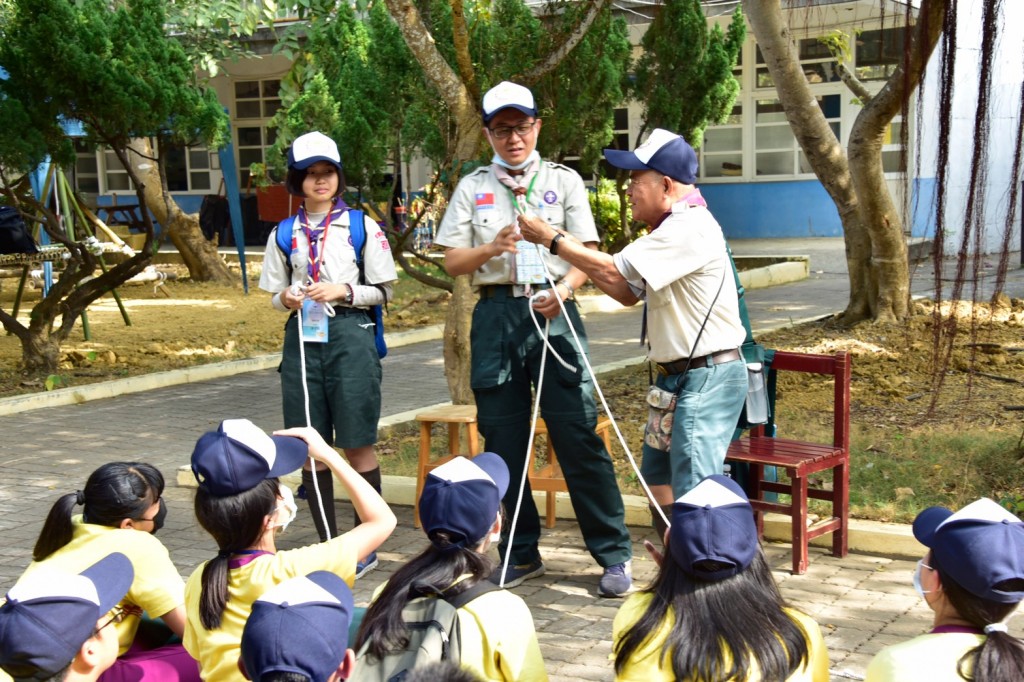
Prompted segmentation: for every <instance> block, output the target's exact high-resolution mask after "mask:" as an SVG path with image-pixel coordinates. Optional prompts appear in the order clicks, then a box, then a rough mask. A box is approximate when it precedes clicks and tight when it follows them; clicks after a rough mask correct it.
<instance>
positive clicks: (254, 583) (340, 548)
mask: <svg viewBox="0 0 1024 682" xmlns="http://www.w3.org/2000/svg"><path fill="white" fill-rule="evenodd" d="M307 457H313V458H314V459H316V460H317V461H318V462H323V463H324V464H326V465H327V466H328V467H329V469H330V471H332V472H333V473H334V475H335V476H336V477H337V478H338V480H339V481H341V484H342V485H343V486H344V487H345V488H346V490H347V491H348V492H349V496H350V497H351V499H352V504H353V506H354V507H355V509H356V511H357V512H358V513H359V515H360V517H361V518H362V523H360V524H359V525H358V526H356V527H355V528H353V529H352V530H350V531H348V532H347V533H345V534H343V535H340V536H338V537H336V538H333V539H332V540H329V541H328V542H321V543H316V544H313V545H309V546H306V547H300V548H298V549H292V550H287V551H280V552H279V551H277V546H276V544H275V536H276V535H277V533H278V531H279V530H280V529H282V528H284V527H286V526H287V525H288V524H289V523H290V522H291V521H292V520H293V519H294V518H295V513H296V509H295V503H294V501H293V499H292V493H291V491H290V490H289V489H288V487H287V486H284V485H282V484H281V483H280V481H279V480H278V477H279V476H282V475H284V474H287V473H290V472H292V471H295V470H296V469H298V468H299V467H301V466H302V463H303V462H304V461H305V459H306V458H307ZM192 472H193V474H195V477H196V480H197V481H198V482H199V489H198V491H197V492H196V500H195V510H196V518H197V519H198V520H199V524H200V525H201V526H202V527H203V528H204V529H205V530H206V531H207V532H208V533H210V535H212V536H213V538H214V540H216V541H217V546H218V549H219V551H218V553H217V556H216V557H214V558H213V559H210V560H209V561H206V562H204V563H203V564H201V565H200V566H199V567H198V568H196V570H195V571H194V572H193V573H192V575H191V576H190V577H189V579H188V582H187V583H186V585H185V609H186V613H187V616H188V623H187V625H186V628H185V639H184V644H185V648H186V649H187V650H188V652H189V653H190V654H192V656H193V657H194V658H195V659H196V660H198V661H199V665H200V669H201V673H202V676H203V679H205V680H216V681H217V682H224V681H225V680H241V679H242V675H241V673H240V672H239V669H238V666H237V665H236V663H237V661H238V654H239V647H240V641H241V637H242V628H243V626H244V625H245V621H246V619H248V617H249V613H250V610H251V608H252V604H253V602H254V601H256V599H258V598H259V597H260V596H261V595H263V593H264V592H266V591H267V590H268V589H269V588H271V587H273V586H274V585H276V584H278V583H281V582H283V581H285V580H288V579H289V578H294V577H297V576H302V575H306V574H308V573H310V572H311V571H318V570H325V571H330V572H332V573H335V574H337V575H338V576H340V577H341V578H342V579H344V580H345V581H346V582H347V583H349V584H351V583H353V582H354V580H355V572H356V561H357V560H358V557H361V556H366V555H367V554H369V553H371V552H373V551H374V550H376V549H377V547H378V546H379V545H380V544H381V543H382V542H384V540H385V539H387V537H388V536H389V535H390V534H391V531H392V530H394V528H395V523H396V521H395V515H394V514H393V513H392V512H391V509H390V508H389V507H388V505H387V503H386V502H384V500H383V499H382V498H381V497H380V495H378V494H377V492H376V491H374V489H373V488H372V487H371V486H370V484H369V483H367V482H366V480H365V479H363V477H361V476H360V475H359V474H358V473H356V472H355V471H354V470H353V469H352V467H351V466H349V464H348V462H346V461H345V459H344V458H343V457H342V456H341V455H340V454H338V452H337V451H335V450H334V448H332V447H330V446H329V445H327V443H326V442H324V439H323V438H321V437H320V434H318V433H317V432H316V430H315V429H312V428H308V427H306V428H300V429H286V430H284V431H277V432H275V433H274V434H273V435H272V436H268V435H267V434H266V433H264V432H263V430H262V429H260V428H259V427H257V426H256V425H255V424H253V423H252V422H250V421H249V420H247V419H229V420H225V421H223V422H221V424H220V426H219V428H218V429H217V430H216V431H210V432H208V433H206V434H204V435H203V436H202V437H200V438H199V440H198V441H197V442H196V446H195V449H194V450H193V452H192Z"/></svg>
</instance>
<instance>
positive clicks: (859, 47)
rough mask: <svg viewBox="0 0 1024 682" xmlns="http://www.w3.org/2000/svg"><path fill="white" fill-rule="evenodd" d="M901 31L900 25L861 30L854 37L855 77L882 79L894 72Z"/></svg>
mask: <svg viewBox="0 0 1024 682" xmlns="http://www.w3.org/2000/svg"><path fill="white" fill-rule="evenodd" d="M903 33H904V31H903V28H902V27H901V28H883V29H878V30H875V31H863V32H861V34H860V35H858V36H857V37H856V39H855V42H856V45H855V47H856V50H855V54H856V62H857V78H859V79H860V80H862V81H882V80H886V79H888V78H889V76H891V75H892V74H893V73H895V72H896V66H897V64H899V61H900V59H901V58H902V57H903ZM897 139H899V138H897Z"/></svg>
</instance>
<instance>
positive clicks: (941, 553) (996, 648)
mask: <svg viewBox="0 0 1024 682" xmlns="http://www.w3.org/2000/svg"><path fill="white" fill-rule="evenodd" d="M914 537H916V538H917V539H918V541H919V542H921V544H923V545H924V546H925V547H927V548H928V553H927V554H925V555H924V558H923V559H921V560H920V561H918V562H917V568H916V570H915V571H914V579H913V582H914V589H916V590H917V592H918V594H920V595H921V598H922V599H924V600H925V603H926V604H928V608H930V609H931V610H932V611H934V612H935V617H934V621H933V626H932V629H931V630H930V631H929V632H928V633H926V634H923V635H920V636H919V637H915V638H914V639H911V640H909V641H906V642H903V643H901V644H896V645H893V646H890V647H887V648H885V649H882V651H880V652H879V653H878V654H877V655H876V656H875V657H874V658H873V659H872V660H871V664H870V665H869V666H868V671H867V680H869V681H870V682H897V680H911V679H914V680H928V681H929V682H943V681H945V680H950V681H951V682H956V681H961V680H974V681H975V682H1011V681H1018V682H1019V680H1024V642H1022V641H1021V640H1020V639H1018V638H1016V637H1013V636H1012V635H1010V634H1009V633H1008V632H1007V628H1006V619H1007V618H1008V617H1009V616H1010V614H1011V613H1013V612H1014V610H1016V608H1017V605H1018V604H1019V603H1020V602H1021V600H1022V599H1024V523H1021V521H1020V519H1018V518H1017V517H1016V516H1014V515H1013V514H1011V513H1010V512H1008V511H1007V510H1006V509H1003V508H1002V507H1000V506H999V505H998V504H996V503H995V502H993V501H992V500H990V499H988V498H984V497H983V498H981V499H980V500H977V501H975V502H972V503H971V504H969V505H967V506H966V507H964V508H963V509H961V510H960V511H958V512H956V513H955V514H954V513H953V512H951V511H950V510H948V509H943V508H942V507H931V508H929V509H925V510H924V511H923V512H921V513H920V514H918V516H917V518H916V519H915V520H914Z"/></svg>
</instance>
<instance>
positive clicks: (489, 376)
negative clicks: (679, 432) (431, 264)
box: [434, 81, 632, 597]
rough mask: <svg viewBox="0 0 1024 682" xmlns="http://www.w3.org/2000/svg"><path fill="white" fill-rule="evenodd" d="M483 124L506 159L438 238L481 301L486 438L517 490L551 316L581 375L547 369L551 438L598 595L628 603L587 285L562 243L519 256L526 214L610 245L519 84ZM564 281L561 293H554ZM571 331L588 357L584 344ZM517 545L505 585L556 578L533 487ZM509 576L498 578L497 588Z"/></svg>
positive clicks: (493, 93)
mask: <svg viewBox="0 0 1024 682" xmlns="http://www.w3.org/2000/svg"><path fill="white" fill-rule="evenodd" d="M483 123H484V127H483V133H484V136H485V137H486V138H487V141H488V142H489V143H490V145H491V148H492V149H493V150H494V158H493V160H492V163H491V164H490V165H488V166H484V167H482V168H479V169H477V170H476V171H474V172H473V173H470V174H469V175H468V176H466V177H465V178H463V179H462V181H461V182H459V186H458V187H457V188H456V189H455V192H454V194H453V195H452V198H451V201H450V202H449V204H448V210H447V211H446V212H445V215H444V219H443V220H442V221H441V227H440V230H439V232H438V235H437V238H436V239H435V240H434V241H435V243H437V244H440V245H441V246H444V247H446V248H447V250H446V251H445V269H446V270H447V271H448V274H450V275H453V276H455V275H472V277H473V285H474V286H475V287H478V288H479V291H480V301H479V302H478V303H477V305H476V308H475V310H474V312H473V329H472V333H471V343H472V355H473V365H472V370H471V383H472V387H473V393H474V396H475V398H476V406H477V420H478V422H479V427H480V432H481V433H482V434H483V436H484V439H485V441H486V443H487V449H488V450H490V451H492V452H496V453H498V454H499V455H501V457H502V458H503V459H504V460H505V461H506V462H507V463H508V467H509V471H510V472H511V476H512V480H514V481H519V480H520V479H521V478H522V471H523V468H524V466H525V465H526V454H527V451H528V449H529V448H530V447H531V444H530V443H529V434H530V413H531V408H532V398H531V393H532V388H531V385H533V384H536V383H537V382H538V379H539V377H540V366H541V358H542V354H543V350H544V346H543V342H542V340H541V338H540V337H539V336H538V334H537V332H536V328H535V326H534V320H533V319H531V318H532V317H533V316H534V314H535V313H539V314H540V315H542V316H543V317H544V318H546V319H547V320H548V321H549V322H550V329H549V340H550V342H551V345H552V347H554V348H555V349H556V350H557V351H558V353H559V355H561V356H562V358H564V359H565V360H566V361H567V362H568V363H569V364H570V365H571V366H572V367H573V369H566V368H565V367H562V366H561V365H560V364H559V363H558V362H556V361H554V360H549V361H548V362H547V363H546V365H545V376H544V381H543V389H542V391H541V401H540V409H541V413H542V415H543V417H544V421H545V422H546V423H547V426H548V433H549V436H548V437H549V438H551V441H552V444H553V445H554V447H555V451H556V452H558V461H559V463H560V464H561V465H562V471H563V473H564V474H565V480H566V484H567V486H568V488H569V496H570V498H571V499H572V504H573V508H574V510H575V512H576V518H577V519H579V523H580V530H581V531H582V533H583V539H584V542H585V543H586V545H587V549H588V550H589V551H590V554H591V556H593V557H594V559H595V560H596V561H597V563H598V564H600V565H601V566H602V567H603V568H604V575H603V576H602V578H601V581H600V584H599V586H598V593H599V594H601V595H602V596H615V597H618V596H622V595H623V594H625V593H626V592H627V591H628V590H629V588H630V586H631V584H632V575H631V570H630V559H631V557H632V545H631V542H630V537H629V533H628V531H627V530H626V526H625V522H624V507H623V504H622V496H621V494H620V493H619V490H618V486H617V485H616V479H615V470H614V467H613V466H612V461H611V457H610V455H609V454H608V451H607V449H606V448H605V447H604V444H603V442H602V441H601V439H600V438H599V437H598V436H597V434H596V433H595V432H594V428H595V426H596V423H597V406H596V403H595V401H594V395H593V386H592V383H591V378H590V377H589V376H587V371H586V368H585V366H584V364H583V362H582V354H583V353H586V352H587V347H586V333H585V331H584V329H583V322H582V320H581V319H580V315H579V311H578V310H577V308H576V302H575V300H574V299H573V292H574V290H575V289H577V288H578V287H580V286H581V285H582V284H583V283H584V282H586V281H587V276H586V275H585V274H584V273H583V272H582V271H580V270H579V269H578V268H575V267H573V266H572V265H570V264H569V263H567V262H566V261H564V260H562V258H560V256H561V253H559V252H558V249H557V245H555V246H552V247H551V248H550V249H537V248H534V247H532V246H531V247H527V246H526V245H522V246H523V248H517V241H516V230H517V228H516V216H517V215H523V214H526V215H533V216H538V217H540V218H542V219H543V220H544V221H545V222H546V223H547V224H551V225H554V226H556V227H557V228H558V229H559V230H560V231H564V232H565V233H568V234H571V235H573V238H574V240H576V241H577V243H578V244H579V245H580V248H582V249H585V250H594V252H595V253H596V249H597V242H598V236H597V230H596V228H595V226H594V218H593V216H592V215H591V213H590V204H589V203H588V201H587V193H586V189H585V188H584V186H583V180H582V179H581V178H580V176H579V174H577V173H576V172H575V171H573V170H572V169H570V168H567V167H566V166H563V165H560V164H557V163H552V162H550V161H543V160H541V158H540V155H539V154H538V153H537V149H536V148H537V137H538V135H539V134H540V128H541V120H540V119H539V118H538V117H537V107H536V103H535V102H534V99H533V94H532V93H531V92H530V91H529V90H528V89H526V88H524V87H523V86H521V85H516V84H515V83H510V82H508V81H505V82H502V83H499V84H498V85H496V86H495V87H493V88H491V89H490V90H489V91H488V92H487V93H486V94H485V95H484V98H483ZM549 274H550V277H551V279H550V280H549V279H548V275H549ZM552 281H553V282H554V283H555V286H554V287H553V288H549V287H551V282H552ZM541 291H543V294H544V295H540V294H538V292H541ZM534 294H538V295H536V296H534ZM556 296H557V298H555V297H556ZM559 299H560V300H561V301H562V302H563V303H564V306H565V310H566V315H567V316H568V318H569V319H568V320H566V318H565V316H563V315H562V309H561V306H560V305H559ZM570 322H571V324H572V327H573V328H574V329H575V330H576V333H577V334H578V336H579V338H580V341H581V342H582V344H583V348H577V347H576V344H575V343H574V342H573V340H572V334H571V332H570V329H569V323H570ZM518 493H519V490H518V487H517V486H513V487H512V488H511V489H510V490H509V491H508V493H507V495H506V497H505V500H504V502H505V507H506V508H507V509H508V511H509V513H510V514H511V513H512V510H513V509H514V508H515V503H516V499H517V497H518ZM512 536H513V540H512V546H511V547H509V546H508V533H507V532H506V533H504V538H503V542H502V545H501V547H500V550H501V553H502V556H504V554H505V552H511V558H510V561H509V567H508V572H507V573H506V574H505V576H504V585H505V587H514V586H516V585H519V584H520V583H522V582H523V581H524V580H526V579H527V578H533V577H535V576H538V575H541V574H543V573H544V564H543V562H542V561H541V557H540V551H539V549H538V547H537V541H538V539H539V537H540V519H539V517H538V514H537V507H536V505H535V504H534V502H533V497H532V495H531V494H530V488H529V483H527V488H526V490H525V491H524V495H523V506H522V509H521V510H520V512H519V519H518V522H517V524H516V527H515V528H514V529H512ZM499 573H500V569H499ZM500 577H501V576H499V575H495V576H494V580H495V582H500Z"/></svg>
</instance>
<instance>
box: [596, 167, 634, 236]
mask: <svg viewBox="0 0 1024 682" xmlns="http://www.w3.org/2000/svg"><path fill="white" fill-rule="evenodd" d="M588 196H589V199H590V211H591V213H593V214H594V222H595V223H596V224H597V234H598V235H599V236H600V237H601V250H602V251H607V252H609V253H614V252H615V251H619V250H621V249H622V245H623V241H625V236H624V234H623V231H622V224H621V223H620V222H619V195H618V193H617V192H616V191H615V181H614V180H609V179H607V178H600V179H599V180H598V181H597V187H596V188H595V189H594V191H591V192H588ZM630 213H631V211H630V209H629V208H628V207H627V208H626V223H627V224H629V221H630V220H631V216H630Z"/></svg>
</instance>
